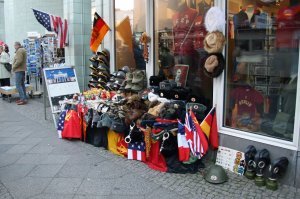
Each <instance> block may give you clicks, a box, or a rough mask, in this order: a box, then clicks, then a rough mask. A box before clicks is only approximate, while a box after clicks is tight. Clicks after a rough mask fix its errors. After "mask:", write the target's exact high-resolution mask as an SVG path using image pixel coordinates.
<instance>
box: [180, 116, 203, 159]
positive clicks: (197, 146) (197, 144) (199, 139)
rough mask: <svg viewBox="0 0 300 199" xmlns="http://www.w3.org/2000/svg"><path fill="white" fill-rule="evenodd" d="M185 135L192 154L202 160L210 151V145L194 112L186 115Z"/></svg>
mask: <svg viewBox="0 0 300 199" xmlns="http://www.w3.org/2000/svg"><path fill="white" fill-rule="evenodd" d="M185 133H186V140H187V142H188V144H189V146H190V149H191V152H192V154H193V155H194V156H195V157H198V159H201V158H202V156H203V155H205V154H206V152H207V150H208V143H207V140H206V138H205V135H204V133H203V132H202V130H201V128H200V126H199V123H198V121H197V119H196V117H195V115H194V113H193V112H192V111H190V113H188V112H187V113H186V117H185Z"/></svg>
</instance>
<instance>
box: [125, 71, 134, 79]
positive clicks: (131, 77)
mask: <svg viewBox="0 0 300 199" xmlns="http://www.w3.org/2000/svg"><path fill="white" fill-rule="evenodd" d="M125 79H126V81H132V79H133V73H132V72H127V73H126V78H125Z"/></svg>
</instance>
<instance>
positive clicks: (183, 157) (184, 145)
mask: <svg viewBox="0 0 300 199" xmlns="http://www.w3.org/2000/svg"><path fill="white" fill-rule="evenodd" d="M177 141H178V153H179V161H181V162H186V161H188V160H189V159H190V147H189V144H188V142H187V140H186V136H185V127H184V125H183V124H182V123H181V122H179V121H178V133H177Z"/></svg>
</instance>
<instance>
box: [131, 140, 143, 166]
mask: <svg viewBox="0 0 300 199" xmlns="http://www.w3.org/2000/svg"><path fill="white" fill-rule="evenodd" d="M145 151H146V148H145V143H144V142H135V143H130V144H128V154H127V158H128V159H129V160H139V161H142V162H146V152H145Z"/></svg>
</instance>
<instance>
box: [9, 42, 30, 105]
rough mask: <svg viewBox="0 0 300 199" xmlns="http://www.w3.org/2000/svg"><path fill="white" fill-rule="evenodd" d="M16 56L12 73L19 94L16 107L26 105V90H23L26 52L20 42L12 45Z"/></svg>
mask: <svg viewBox="0 0 300 199" xmlns="http://www.w3.org/2000/svg"><path fill="white" fill-rule="evenodd" d="M14 47H15V49H16V54H15V57H14V61H13V65H12V71H13V72H14V73H15V74H16V88H17V90H18V92H19V96H20V100H17V101H16V103H17V104H18V105H24V104H26V103H27V99H28V98H27V96H26V88H25V71H26V60H27V54H26V50H25V49H24V48H23V47H22V46H21V43H20V42H15V45H14Z"/></svg>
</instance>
